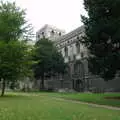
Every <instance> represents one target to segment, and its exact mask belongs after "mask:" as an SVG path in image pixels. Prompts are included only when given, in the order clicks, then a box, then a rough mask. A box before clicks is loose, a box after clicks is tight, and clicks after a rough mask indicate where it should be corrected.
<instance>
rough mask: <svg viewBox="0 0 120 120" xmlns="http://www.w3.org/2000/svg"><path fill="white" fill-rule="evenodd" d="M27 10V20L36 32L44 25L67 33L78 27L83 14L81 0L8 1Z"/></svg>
mask: <svg viewBox="0 0 120 120" xmlns="http://www.w3.org/2000/svg"><path fill="white" fill-rule="evenodd" d="M9 1H16V3H17V4H18V5H19V6H21V7H22V8H25V9H27V19H28V20H29V21H30V23H32V25H33V27H34V31H35V32H36V31H37V30H38V29H40V28H41V27H42V26H44V24H50V25H54V26H56V27H58V28H61V29H64V30H65V31H66V32H69V31H71V30H73V29H75V28H77V27H79V26H80V25H82V23H81V19H80V15H81V14H85V10H84V7H83V0H9Z"/></svg>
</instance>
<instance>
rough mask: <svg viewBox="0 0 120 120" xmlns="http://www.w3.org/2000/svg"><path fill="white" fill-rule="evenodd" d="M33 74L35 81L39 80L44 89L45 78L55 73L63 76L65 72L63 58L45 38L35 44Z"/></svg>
mask: <svg viewBox="0 0 120 120" xmlns="http://www.w3.org/2000/svg"><path fill="white" fill-rule="evenodd" d="M34 61H36V62H37V64H35V65H34V74H35V77H36V79H40V78H41V87H42V89H44V78H45V76H52V75H55V74H56V73H58V74H63V73H64V72H65V66H66V65H65V63H64V58H63V57H62V55H61V53H59V52H58V51H57V49H56V47H55V46H54V44H53V43H52V42H51V41H49V40H48V39H46V38H43V39H40V40H39V41H37V42H36V44H35V54H34Z"/></svg>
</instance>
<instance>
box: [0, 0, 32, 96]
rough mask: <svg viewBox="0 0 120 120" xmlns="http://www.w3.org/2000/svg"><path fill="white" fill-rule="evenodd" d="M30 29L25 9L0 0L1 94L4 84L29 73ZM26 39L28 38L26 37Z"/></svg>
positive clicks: (30, 62)
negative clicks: (28, 41) (28, 42)
mask: <svg viewBox="0 0 120 120" xmlns="http://www.w3.org/2000/svg"><path fill="white" fill-rule="evenodd" d="M28 30H31V27H30V25H28V24H27V21H26V20H25V11H24V10H22V9H21V8H20V7H18V6H16V4H15V3H11V2H2V1H1V2H0V80H2V96H3V95H4V90H5V84H6V82H8V81H12V82H15V81H16V80H18V79H19V78H20V77H23V76H30V75H31V73H32V72H31V68H30V66H31V64H32V61H31V58H30V55H31V51H32V49H31V47H30V46H28V45H27V42H25V40H26V39H27V38H26V37H28V35H29V33H30V32H31V31H30V32H28ZM27 40H28V39H27Z"/></svg>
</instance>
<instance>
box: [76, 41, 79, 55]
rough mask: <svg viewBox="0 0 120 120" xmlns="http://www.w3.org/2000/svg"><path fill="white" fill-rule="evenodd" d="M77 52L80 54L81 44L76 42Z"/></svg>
mask: <svg viewBox="0 0 120 120" xmlns="http://www.w3.org/2000/svg"><path fill="white" fill-rule="evenodd" d="M76 50H77V54H79V53H80V43H79V42H76Z"/></svg>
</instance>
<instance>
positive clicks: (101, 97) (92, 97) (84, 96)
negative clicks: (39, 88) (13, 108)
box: [43, 93, 120, 107]
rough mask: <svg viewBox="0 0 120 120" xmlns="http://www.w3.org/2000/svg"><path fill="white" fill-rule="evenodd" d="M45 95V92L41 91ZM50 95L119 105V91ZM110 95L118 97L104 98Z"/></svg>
mask: <svg viewBox="0 0 120 120" xmlns="http://www.w3.org/2000/svg"><path fill="white" fill-rule="evenodd" d="M43 94H44V95H45V93H43ZM49 95H50V96H55V97H62V98H65V99H71V100H77V101H83V102H88V103H95V104H100V105H109V106H115V107H120V93H107V94H106V93H105V94H91V93H50V94H49ZM110 97H115V98H117V97H119V99H106V98H110Z"/></svg>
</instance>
